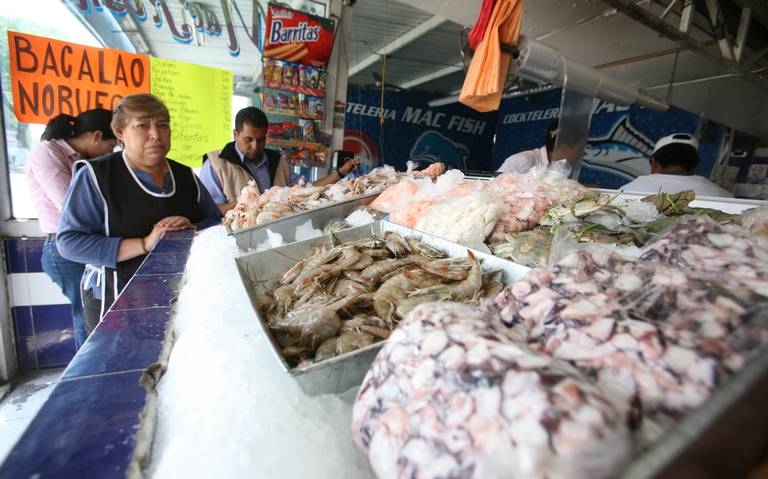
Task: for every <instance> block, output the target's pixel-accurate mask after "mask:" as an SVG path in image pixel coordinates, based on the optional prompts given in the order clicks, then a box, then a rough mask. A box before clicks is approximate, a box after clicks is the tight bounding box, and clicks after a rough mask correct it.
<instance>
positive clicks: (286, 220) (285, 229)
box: [227, 192, 380, 251]
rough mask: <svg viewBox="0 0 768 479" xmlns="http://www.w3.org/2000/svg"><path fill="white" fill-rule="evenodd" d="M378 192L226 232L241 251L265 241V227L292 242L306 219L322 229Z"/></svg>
mask: <svg viewBox="0 0 768 479" xmlns="http://www.w3.org/2000/svg"><path fill="white" fill-rule="evenodd" d="M379 193H380V192H378V193H370V194H367V195H361V196H356V197H354V198H351V199H349V200H347V201H341V202H338V203H332V204H330V205H328V206H323V207H321V208H316V209H314V210H307V211H302V212H301V213H296V214H293V215H288V216H283V217H282V218H278V219H276V220H275V221H270V222H268V223H264V224H260V225H258V226H254V227H252V228H246V229H242V230H239V231H230V230H229V228H227V232H228V233H229V234H230V236H234V237H235V241H236V243H237V246H238V248H240V249H241V250H243V251H248V250H249V249H250V248H255V247H256V245H257V244H259V243H261V242H262V241H265V240H266V239H267V229H269V230H271V231H272V232H273V233H279V234H281V235H282V236H283V241H285V243H293V242H294V241H295V238H294V234H295V233H296V227H297V226H299V225H302V224H304V223H306V222H307V220H312V226H313V227H315V228H317V229H323V226H325V224H326V223H328V222H329V221H331V220H334V219H339V218H344V217H346V216H347V215H348V214H349V213H351V212H352V210H354V209H355V208H357V207H360V206H366V205H368V204H370V203H371V202H372V201H373V200H374V199H376V197H377V196H378V195H379Z"/></svg>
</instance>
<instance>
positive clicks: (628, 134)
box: [582, 116, 654, 181]
mask: <svg viewBox="0 0 768 479" xmlns="http://www.w3.org/2000/svg"><path fill="white" fill-rule="evenodd" d="M653 145H654V143H653V141H651V140H650V139H649V138H648V137H647V136H645V135H644V134H643V133H641V132H640V131H639V130H638V129H637V128H635V127H634V126H632V124H631V123H630V122H629V116H625V117H623V118H622V119H621V120H619V121H617V122H616V124H615V125H614V126H613V128H611V131H610V132H609V133H608V135H606V136H604V137H601V138H590V139H589V143H588V144H587V146H586V147H585V149H584V156H583V157H582V161H583V162H584V165H585V166H587V167H591V168H596V169H598V170H602V171H604V172H606V173H608V172H610V173H613V174H615V175H619V176H621V177H624V178H626V179H627V181H629V180H632V179H634V178H637V177H638V176H641V175H647V174H649V173H650V172H651V165H650V162H649V161H648V158H650V156H651V152H653ZM606 170H607V171H606Z"/></svg>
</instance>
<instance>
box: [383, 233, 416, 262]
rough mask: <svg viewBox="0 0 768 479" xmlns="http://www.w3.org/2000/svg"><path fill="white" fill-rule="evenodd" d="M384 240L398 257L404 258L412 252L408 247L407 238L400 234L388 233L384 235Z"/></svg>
mask: <svg viewBox="0 0 768 479" xmlns="http://www.w3.org/2000/svg"><path fill="white" fill-rule="evenodd" d="M384 239H385V240H386V247H387V249H388V250H390V251H391V252H392V253H393V254H394V255H395V256H396V257H397V256H404V255H405V254H406V253H410V252H411V247H410V246H409V245H408V242H407V241H405V238H403V237H402V235H400V233H395V232H394V231H387V232H386V233H384Z"/></svg>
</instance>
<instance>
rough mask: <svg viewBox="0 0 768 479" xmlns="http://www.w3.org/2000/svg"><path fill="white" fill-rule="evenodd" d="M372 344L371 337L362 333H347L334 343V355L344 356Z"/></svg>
mask: <svg viewBox="0 0 768 479" xmlns="http://www.w3.org/2000/svg"><path fill="white" fill-rule="evenodd" d="M371 344H373V336H371V335H370V334H368V333H365V332H363V331H349V332H346V333H343V334H342V335H341V336H339V339H338V340H337V341H336V354H346V353H350V352H352V351H356V350H358V349H363V348H364V347H366V346H370V345H371Z"/></svg>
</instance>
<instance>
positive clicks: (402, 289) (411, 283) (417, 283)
mask: <svg viewBox="0 0 768 479" xmlns="http://www.w3.org/2000/svg"><path fill="white" fill-rule="evenodd" d="M436 282H438V280H437V279H436V278H435V277H434V276H433V275H431V274H429V273H427V272H426V271H423V270H405V271H403V272H402V273H400V274H398V275H395V276H393V277H391V278H389V279H388V280H386V281H385V282H384V284H382V285H381V286H380V287H379V289H378V291H376V292H375V293H374V295H373V306H374V309H375V310H376V314H377V315H379V317H381V318H388V317H389V315H390V314H391V313H392V311H393V310H394V309H395V307H396V305H397V303H398V302H399V301H400V300H402V299H405V298H406V297H408V292H409V291H411V290H412V289H414V288H416V287H420V288H423V287H425V286H426V287H428V286H432V285H434V284H435V283H436Z"/></svg>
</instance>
